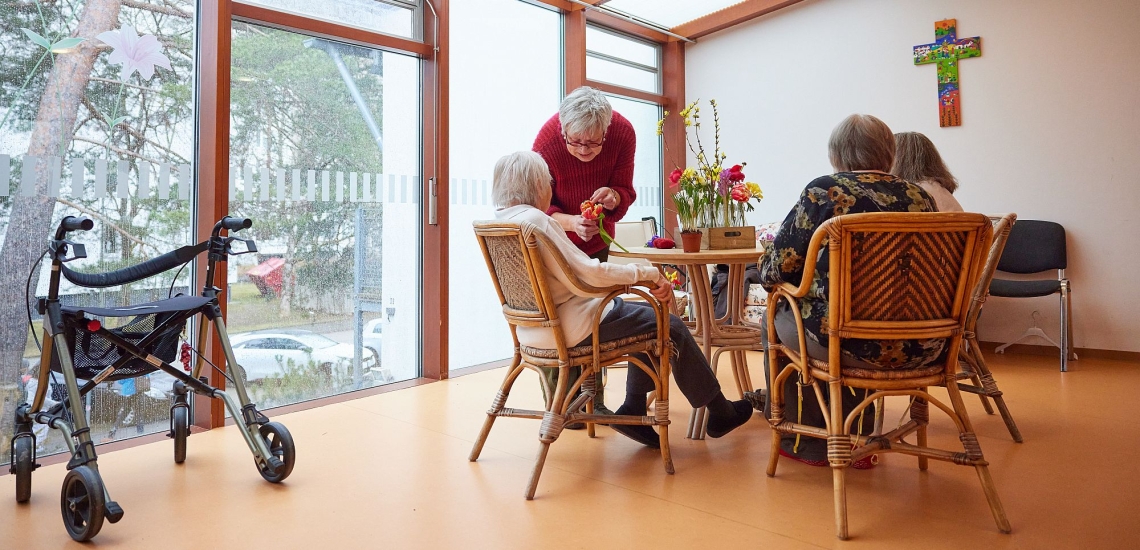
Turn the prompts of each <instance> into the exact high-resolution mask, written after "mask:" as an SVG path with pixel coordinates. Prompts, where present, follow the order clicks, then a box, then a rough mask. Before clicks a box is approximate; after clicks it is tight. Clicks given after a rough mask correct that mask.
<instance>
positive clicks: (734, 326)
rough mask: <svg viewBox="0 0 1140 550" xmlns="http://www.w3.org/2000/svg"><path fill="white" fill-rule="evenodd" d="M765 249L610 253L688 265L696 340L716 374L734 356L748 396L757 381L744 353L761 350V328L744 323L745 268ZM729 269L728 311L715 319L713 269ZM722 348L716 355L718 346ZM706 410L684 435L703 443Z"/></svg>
mask: <svg viewBox="0 0 1140 550" xmlns="http://www.w3.org/2000/svg"><path fill="white" fill-rule="evenodd" d="M763 253H764V249H762V248H759V247H757V248H737V249H731V250H701V251H700V252H684V251H682V250H681V249H680V248H675V249H672V250H661V249H657V248H646V247H630V248H629V252H622V251H621V250H612V249H611V250H610V255H611V256H614V257H618V258H637V259H642V260H647V261H649V262H650V263H652V264H654V265H661V264H674V265H679V266H684V267H685V271H686V272H687V276H688V279H689V289H690V291H691V292H692V295H693V298H692V301H691V302H690V303H691V304H692V316H693V319H694V322H693V323H692V324H691V325H690V326H691V329H692V331H693V338H695V339H696V340H697V343H698V344H700V346H701V349H702V350H703V351H704V352H705V359H707V360H708V362H709V366H711V367H712V370H713V373H714V374H715V373H716V367H717V363H719V362H720V354H721V353H724V352H729V354H730V357H731V359H732V374H733V378H734V379H735V381H736V387H737V389H738V390H739V391H740V393H741V396H742V397H743V394H744V392H746V391H752V390H754V389H755V387H754V386H753V385H752V378H751V376H749V374H748V360H747V357H745V354H744V352H745V351H748V350H756V349H760V345H761V344H760V329H759V328H756V327H754V326H744V325H742V324H741V321H742V320H743V315H744V297H745V294H746V289H745V288H744V268H745V266H747V265H748V264H752V263H756V262H757V261H759V259H760V255H761V254H763ZM716 264H726V265H728V288H727V291H728V309H727V311H726V312H725V315H724V317H721V318H719V319H718V318H716V317H715V313H714V311H715V308H716V304H714V303H713V297H712V284H711V282H710V280H709V271H708V266H710V265H716ZM714 347H715V348H717V349H716V351H715V352H714V351H713V348H714ZM707 420H708V419H707V417H706V411H705V409H704V408H703V407H702V408H700V409H696V410H694V411H693V414H692V415H691V416H690V417H689V428H688V432H687V433H686V434H685V436H686V437H688V438H690V439H704V437H705V424H706V422H707Z"/></svg>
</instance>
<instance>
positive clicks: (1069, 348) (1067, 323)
mask: <svg viewBox="0 0 1140 550" xmlns="http://www.w3.org/2000/svg"><path fill="white" fill-rule="evenodd" d="M1076 358H1077V354H1076V353H1073V306H1072V289H1071V288H1070V286H1069V280H1068V279H1063V280H1062V281H1061V372H1067V371H1068V370H1069V360H1070V359H1076Z"/></svg>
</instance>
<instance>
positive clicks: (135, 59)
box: [98, 25, 170, 82]
mask: <svg viewBox="0 0 1140 550" xmlns="http://www.w3.org/2000/svg"><path fill="white" fill-rule="evenodd" d="M98 38H99V40H102V41H103V43H105V44H107V45H108V46H111V47H112V48H114V50H113V51H112V52H111V56H110V57H108V58H107V62H109V63H113V64H114V63H117V64H122V66H123V71H122V73H121V75H120V77H119V78H120V80H122V81H124V82H125V81H126V80H127V78H129V77H130V76H131V73H133V72H135V71H138V73H139V76H141V77H142V79H143V80H150V77H152V76H154V68H155V66H159V67H163V68H165V69H167V70H170V60H169V59H167V57H166V56H165V55H163V53H162V44H159V42H158V39H157V38H155V37H154V35H153V34H148V35H145V36H141V37H140V36H139V35H138V33H137V32H135V28H134V27H132V26H130V25H123V27H122V28H121V29H119V30H117V31H107V32H104V33H101V34H99V36H98Z"/></svg>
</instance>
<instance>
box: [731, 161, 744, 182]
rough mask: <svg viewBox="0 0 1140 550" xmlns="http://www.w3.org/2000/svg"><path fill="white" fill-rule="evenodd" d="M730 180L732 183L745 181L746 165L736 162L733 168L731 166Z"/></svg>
mask: <svg viewBox="0 0 1140 550" xmlns="http://www.w3.org/2000/svg"><path fill="white" fill-rule="evenodd" d="M728 181H730V182H732V183H740V182H742V181H744V167H743V166H741V165H739V164H734V165H733V166H732V168H729V169H728Z"/></svg>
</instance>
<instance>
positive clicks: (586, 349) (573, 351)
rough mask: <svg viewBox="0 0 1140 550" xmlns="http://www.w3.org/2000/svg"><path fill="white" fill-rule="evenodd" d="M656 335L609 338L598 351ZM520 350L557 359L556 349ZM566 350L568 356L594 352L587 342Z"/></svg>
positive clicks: (602, 351) (612, 348)
mask: <svg viewBox="0 0 1140 550" xmlns="http://www.w3.org/2000/svg"><path fill="white" fill-rule="evenodd" d="M656 337H657V333H656V332H647V333H645V334H635V335H633V336H627V337H625V338H619V339H617V340H610V341H609V342H602V345H601V346H600V347H601V349H600V350H598V351H599V352H601V353H605V352H607V351H613V350H615V349H618V348H621V347H625V346H628V345H630V344H636V343H638V342H646V341H648V340H653V339H654V338H656ZM521 351H522V353H523V354H524V355H529V356H531V357H540V358H543V359H558V350H556V349H543V348H532V347H529V346H521ZM566 351H568V352H569V353H570V357H585V356H587V355H593V353H594V351H593V346H591V345H589V344H587V345H585V346H575V347H572V348H570V349H568V350H566Z"/></svg>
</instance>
